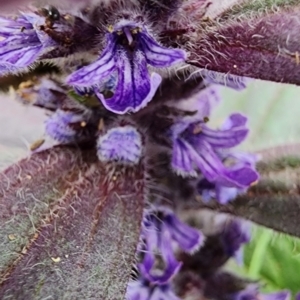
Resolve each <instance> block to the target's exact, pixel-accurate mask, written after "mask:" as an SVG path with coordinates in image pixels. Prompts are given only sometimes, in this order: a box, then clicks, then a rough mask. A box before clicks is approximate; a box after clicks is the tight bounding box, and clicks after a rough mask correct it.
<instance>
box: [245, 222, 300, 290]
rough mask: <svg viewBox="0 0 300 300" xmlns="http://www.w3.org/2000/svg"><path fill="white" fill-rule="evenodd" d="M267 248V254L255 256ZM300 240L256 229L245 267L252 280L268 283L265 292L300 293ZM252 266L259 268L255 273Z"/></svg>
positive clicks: (248, 248) (247, 249)
mask: <svg viewBox="0 0 300 300" xmlns="http://www.w3.org/2000/svg"><path fill="white" fill-rule="evenodd" d="M261 244H263V245H264V251H263V253H261V255H260V256H256V253H257V249H258V248H260V247H261ZM299 257H300V239H298V238H292V237H290V236H288V235H284V234H276V233H274V232H273V231H271V230H269V229H265V228H261V227H256V228H255V231H254V237H253V239H252V241H251V243H250V244H249V245H248V246H246V247H245V261H244V262H245V267H246V269H248V271H249V273H248V274H249V275H252V276H251V277H252V278H253V279H260V280H262V283H265V284H266V286H265V291H272V290H273V288H276V289H286V288H289V289H290V290H291V291H292V292H293V293H297V292H298V291H299V288H300V279H299V270H300V259H299ZM253 264H255V265H257V266H258V267H259V268H258V269H257V272H256V273H254V274H253V273H252V272H251V269H252V270H253V267H252V266H253Z"/></svg>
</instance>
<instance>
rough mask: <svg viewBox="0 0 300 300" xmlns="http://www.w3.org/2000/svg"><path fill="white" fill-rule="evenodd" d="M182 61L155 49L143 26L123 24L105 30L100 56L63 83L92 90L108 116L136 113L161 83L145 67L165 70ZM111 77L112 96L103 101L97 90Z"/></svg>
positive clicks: (177, 53) (168, 51) (178, 55)
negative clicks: (113, 83)
mask: <svg viewBox="0 0 300 300" xmlns="http://www.w3.org/2000/svg"><path fill="white" fill-rule="evenodd" d="M185 58H186V56H185V52H184V51H182V50H179V49H168V48H165V47H163V46H161V45H159V44H158V43H157V42H156V41H155V39H154V38H153V37H151V35H150V34H149V32H148V31H147V29H146V28H145V27H144V26H143V25H141V24H137V23H133V22H130V21H124V20H123V21H120V22H119V23H118V24H117V25H115V27H113V28H109V29H108V33H107V34H106V47H105V48H104V49H103V51H102V54H101V56H100V57H99V58H98V59H97V60H96V61H95V62H94V63H92V64H90V65H88V66H86V67H83V68H81V69H79V70H78V71H76V72H74V73H73V74H71V75H70V76H69V77H68V79H67V82H68V84H70V85H73V86H78V87H91V86H93V87H94V90H95V93H96V95H97V96H98V97H99V99H100V100H101V101H102V103H103V105H104V106H105V107H106V108H107V109H108V110H110V111H112V112H115V113H117V114H125V113H127V112H129V111H130V112H136V111H138V110H140V109H141V108H143V107H144V106H146V105H147V104H148V102H149V101H150V100H151V99H152V97H153V96H154V94H155V92H156V90H157V88H158V86H159V84H160V83H161V76H160V75H158V74H157V73H155V72H152V74H151V75H149V70H148V65H151V66H152V67H157V68H165V67H169V66H171V65H173V64H175V63H178V62H181V61H184V60H185ZM111 76H116V77H117V83H116V86H115V88H114V91H113V96H111V97H110V96H107V97H105V95H103V91H102V90H101V88H100V87H101V84H102V83H103V82H105V81H108V80H109V79H110V78H111ZM99 86H100V87H99Z"/></svg>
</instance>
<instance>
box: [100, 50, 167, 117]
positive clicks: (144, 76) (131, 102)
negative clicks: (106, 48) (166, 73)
mask: <svg viewBox="0 0 300 300" xmlns="http://www.w3.org/2000/svg"><path fill="white" fill-rule="evenodd" d="M118 68H119V70H118V83H117V86H116V88H115V91H114V95H113V96H112V97H111V98H107V99H106V98H105V97H104V96H103V95H102V94H101V92H100V91H99V90H95V92H96V95H97V96H98V98H99V99H100V100H101V102H102V103H103V105H104V106H105V108H106V109H108V110H110V111H112V112H114V113H117V114H125V113H127V112H137V111H139V110H140V109H141V108H143V107H145V106H146V105H147V104H148V102H150V101H151V100H152V98H153V96H154V94H155V93H156V90H157V88H158V86H159V85H160V83H161V77H160V75H158V74H156V73H152V75H151V77H150V78H149V73H148V69H147V63H146V60H145V58H144V57H143V54H142V53H140V52H138V53H135V55H134V59H133V61H131V60H129V59H128V58H127V57H126V56H124V57H123V58H122V59H119V66H118Z"/></svg>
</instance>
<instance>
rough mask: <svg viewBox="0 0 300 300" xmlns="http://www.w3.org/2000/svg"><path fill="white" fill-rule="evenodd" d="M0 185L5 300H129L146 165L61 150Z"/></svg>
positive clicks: (29, 162) (14, 169)
mask: <svg viewBox="0 0 300 300" xmlns="http://www.w3.org/2000/svg"><path fill="white" fill-rule="evenodd" d="M0 178H1V179H0V195H1V196H0V205H1V210H0V228H1V231H0V235H1V237H0V239H1V244H0V250H1V253H2V255H1V277H0V278H1V285H0V298H1V299H17V300H18V299H20V300H21V299H33V300H34V299H112V300H113V299H123V298H124V294H125V290H126V286H127V282H128V280H129V277H130V272H131V267H132V264H133V262H134V255H135V251H136V247H137V243H138V240H139V234H140V224H141V219H142V212H143V170H142V166H141V165H139V166H137V167H135V168H129V167H128V168H119V167H114V166H108V165H103V164H102V163H100V162H98V161H97V158H96V155H95V153H94V152H92V151H89V150H79V149H73V148H67V147H56V148H52V149H49V150H46V151H43V152H40V153H35V154H33V155H32V156H31V157H30V158H28V159H24V160H22V161H21V162H19V163H17V164H15V165H12V166H11V167H9V168H8V169H6V170H5V171H4V172H3V173H1V175H0ZM125 178H126V180H124V179H125Z"/></svg>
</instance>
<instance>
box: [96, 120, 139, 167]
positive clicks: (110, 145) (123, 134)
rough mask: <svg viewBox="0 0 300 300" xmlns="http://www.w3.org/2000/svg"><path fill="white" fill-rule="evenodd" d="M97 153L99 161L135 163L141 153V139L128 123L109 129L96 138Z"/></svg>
mask: <svg viewBox="0 0 300 300" xmlns="http://www.w3.org/2000/svg"><path fill="white" fill-rule="evenodd" d="M97 154H98V158H99V160H101V161H118V162H121V163H125V164H136V163H138V162H139V160H140V158H141V155H142V139H141V135H140V134H139V132H138V131H137V130H136V129H135V128H134V127H133V126H130V125H126V126H122V127H115V128H112V129H109V130H108V131H107V133H106V134H105V135H103V136H100V137H99V138H98V143H97Z"/></svg>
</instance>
